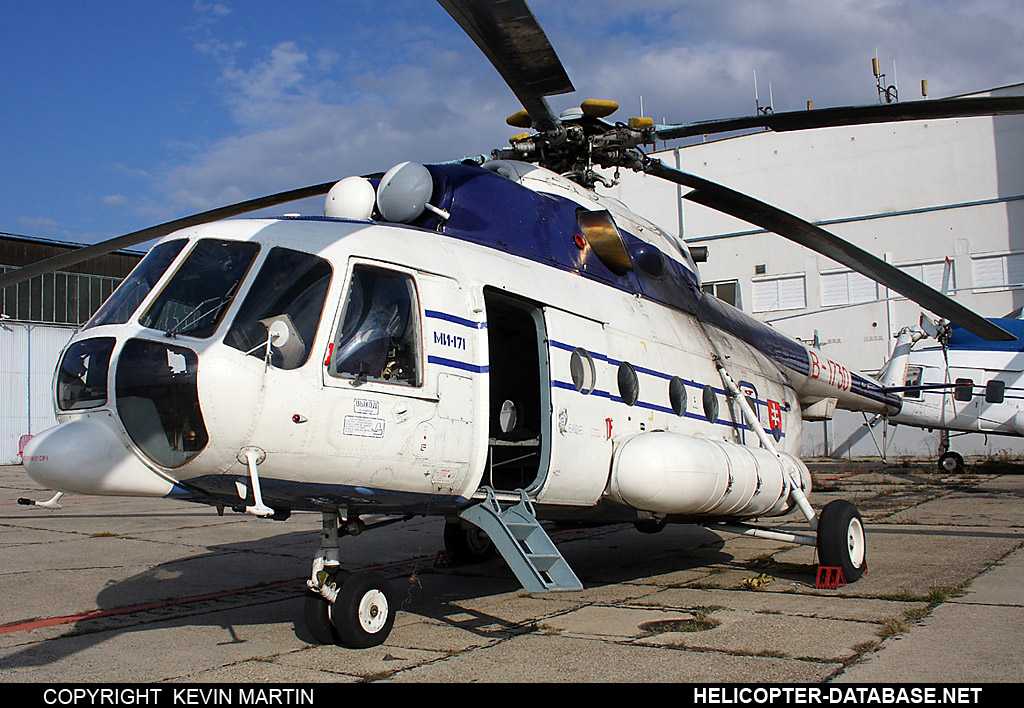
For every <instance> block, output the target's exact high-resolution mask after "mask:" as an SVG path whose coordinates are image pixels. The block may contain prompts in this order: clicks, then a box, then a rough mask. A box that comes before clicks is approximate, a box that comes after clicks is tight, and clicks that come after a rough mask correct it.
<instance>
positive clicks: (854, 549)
mask: <svg viewBox="0 0 1024 708" xmlns="http://www.w3.org/2000/svg"><path fill="white" fill-rule="evenodd" d="M818 564H819V565H822V566H828V567H832V568H841V569H842V571H843V579H844V580H846V582H848V583H852V582H854V581H856V580H859V579H860V576H862V575H863V574H864V571H865V569H867V567H868V563H867V543H866V539H865V535H864V522H863V521H862V520H861V518H860V512H859V511H857V507H855V506H854V505H853V504H851V503H850V502H848V501H845V500H843V499H837V500H836V501H833V502H829V503H828V504H827V505H825V508H824V509H822V510H821V514H819V515H818Z"/></svg>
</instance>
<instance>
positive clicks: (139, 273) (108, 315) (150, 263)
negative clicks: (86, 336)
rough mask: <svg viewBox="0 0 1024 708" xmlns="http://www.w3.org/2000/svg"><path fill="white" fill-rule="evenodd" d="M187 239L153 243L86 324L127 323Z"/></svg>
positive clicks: (91, 325)
mask: <svg viewBox="0 0 1024 708" xmlns="http://www.w3.org/2000/svg"><path fill="white" fill-rule="evenodd" d="M187 242H188V241H187V239H178V240H176V241H168V242H167V243H160V244H157V245H156V246H154V247H153V249H152V250H151V251H150V252H149V253H147V254H146V257H145V258H143V259H142V261H141V262H140V263H139V264H138V265H137V266H135V268H134V270H132V272H131V273H130V274H129V275H128V277H127V278H125V279H124V282H123V283H121V285H120V286H118V288H117V290H115V291H114V294H113V295H111V296H110V297H109V298H107V301H106V302H104V303H103V305H102V306H101V307H100V309H99V310H97V311H96V314H95V315H93V316H92V319H91V320H89V323H88V324H87V325H85V329H89V328H90V327H98V326H100V325H107V324H124V323H125V322H127V321H128V320H129V319H131V316H132V313H134V312H135V310H137V309H138V308H139V305H141V304H142V301H143V300H145V299H146V296H147V295H149V292H150V291H151V290H152V289H153V286H154V285H156V281H158V280H160V278H161V277H162V276H163V274H164V272H165V271H166V270H167V267H168V266H170V265H171V262H172V261H173V260H174V259H175V258H177V257H178V254H179V253H181V249H183V248H184V247H185V244H186V243H187Z"/></svg>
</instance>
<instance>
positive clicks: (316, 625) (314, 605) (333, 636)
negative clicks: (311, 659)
mask: <svg viewBox="0 0 1024 708" xmlns="http://www.w3.org/2000/svg"><path fill="white" fill-rule="evenodd" d="M304 609H305V612H304V614H305V617H306V629H308V630H309V633H310V634H312V635H313V639H315V640H316V643H317V644H337V643H338V640H339V637H338V631H337V630H336V629H335V628H334V623H333V622H332V621H331V603H329V602H328V601H327V600H326V599H324V598H323V597H321V596H320V595H317V594H315V593H314V592H313V591H312V590H310V591H309V592H307V593H306V606H305V608H304Z"/></svg>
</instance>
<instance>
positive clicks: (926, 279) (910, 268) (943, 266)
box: [896, 259, 956, 292]
mask: <svg viewBox="0 0 1024 708" xmlns="http://www.w3.org/2000/svg"><path fill="white" fill-rule="evenodd" d="M896 267H897V268H899V269H900V270H902V271H903V272H904V273H906V274H907V275H909V276H911V277H913V278H916V279H917V280H920V281H921V282H922V283H924V284H925V285H927V286H928V287H930V288H933V289H935V290H938V291H939V292H943V291H944V290H945V291H949V290H955V289H956V278H955V277H954V276H955V275H956V273H955V271H954V269H953V263H952V261H946V260H944V259H943V260H936V261H919V262H917V263H903V264H896ZM947 280H948V282H946V281H947Z"/></svg>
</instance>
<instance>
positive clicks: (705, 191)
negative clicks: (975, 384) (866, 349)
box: [643, 160, 1015, 342]
mask: <svg viewBox="0 0 1024 708" xmlns="http://www.w3.org/2000/svg"><path fill="white" fill-rule="evenodd" d="M643 170H644V172H646V173H647V174H649V175H653V176H655V177H660V178H662V179H666V180H668V181H670V182H675V183H676V184H680V185H682V186H684V187H690V188H691V189H692V190H693V191H692V192H688V193H687V194H684V195H683V198H684V199H687V200H689V201H692V202H695V203H697V204H702V205H704V206H706V207H709V208H711V209H715V210H716V211H720V212H722V213H723V214H728V215H730V216H735V217H737V218H739V219H743V220H744V221H747V222H749V223H751V224H755V225H757V226H760V227H761V228H763V229H766V230H768V231H772V232H774V233H777V234H779V235H780V236H783V237H785V238H788V239H789V240H791V241H795V242H796V243H799V244H800V245H802V246H806V247H807V248H809V249H811V250H812V251H815V252H817V253H820V254H821V255H823V256H827V257H829V258H831V259H832V260H834V261H836V262H837V263H842V264H843V265H845V266H847V267H849V268H852V269H853V270H855V271H857V272H859V273H863V274H864V275H866V276H867V277H869V278H871V279H873V280H875V281H877V282H879V283H881V284H882V285H884V286H885V287H887V288H889V289H890V290H895V291H896V292H898V293H899V294H900V295H903V296H904V297H906V298H909V299H910V300H913V301H914V302H916V303H918V304H919V305H921V306H922V307H924V308H926V309H928V310H930V311H931V312H934V313H935V314H936V315H939V316H940V317H945V318H946V319H948V320H950V321H952V322H956V323H957V324H958V325H960V326H961V327H963V328H964V329H966V330H968V331H970V332H973V333H974V334H976V335H978V336H979V337H981V338H982V339H985V340H988V341H999V342H1007V341H1010V340H1012V339H1015V337H1014V336H1013V335H1012V334H1010V333H1009V332H1007V331H1006V330H1004V329H1003V328H1002V327H998V326H996V325H994V324H993V323H991V322H989V321H988V320H986V319H985V318H984V317H982V316H981V315H979V314H977V313H975V312H972V311H971V310H969V309H967V308H966V307H964V306H963V305H961V304H960V303H958V302H957V301H956V300H953V299H952V298H949V297H947V296H945V295H943V294H942V293H939V292H937V291H936V290H934V289H932V288H930V287H928V286H927V285H925V284H924V283H922V282H921V281H920V280H917V279H916V278H914V277H912V276H910V275H907V274H906V273H904V272H903V271H902V270H900V269H899V268H896V267H895V266H893V265H891V264H889V263H886V262H885V261H883V260H882V259H880V258H877V257H876V256H873V255H871V254H870V253H868V252H867V251H865V250H863V249H861V248H858V247H857V246H854V245H853V244H852V243H850V242H849V241H845V240H843V239H841V238H839V237H838V236H836V235H835V234H832V233H829V232H828V231H826V230H825V229H823V228H821V227H820V226H815V225H814V224H812V223H810V222H809V221H804V220H803V219H801V218H800V217H798V216H794V215H793V214H790V213H789V212H786V211H782V210H781V209H778V208H776V207H773V206H771V205H770V204H765V203H764V202H762V201H759V200H757V199H754V198H753V197H751V196H748V195H746V194H743V193H741V192H737V191H735V190H733V189H729V188H728V187H725V186H723V185H720V184H717V183H715V182H711V181H709V180H706V179H704V178H702V177H697V176H696V175H692V174H689V173H687V172H682V171H680V170H677V169H674V168H672V167H669V166H668V165H666V164H665V163H663V162H661V161H660V160H654V161H652V162H650V163H648V164H647V165H645V166H644V168H643Z"/></svg>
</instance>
